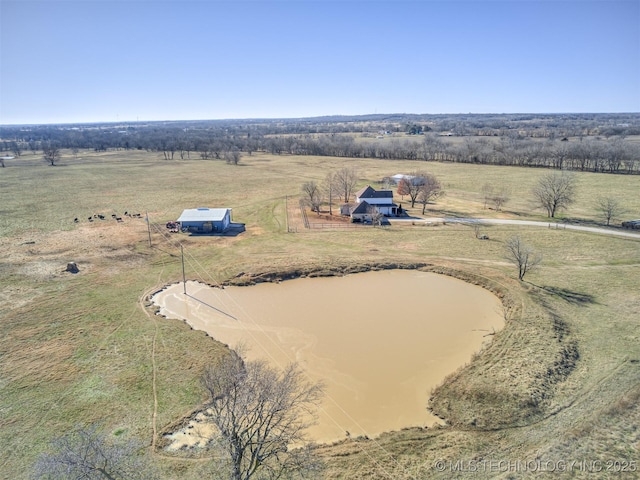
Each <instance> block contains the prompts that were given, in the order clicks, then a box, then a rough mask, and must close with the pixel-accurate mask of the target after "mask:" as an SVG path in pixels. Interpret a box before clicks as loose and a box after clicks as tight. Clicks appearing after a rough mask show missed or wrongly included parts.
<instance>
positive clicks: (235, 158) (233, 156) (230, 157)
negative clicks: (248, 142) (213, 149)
mask: <svg viewBox="0 0 640 480" xmlns="http://www.w3.org/2000/svg"><path fill="white" fill-rule="evenodd" d="M223 156H224V161H225V162H227V163H228V164H229V165H238V163H240V157H241V155H240V150H238V149H233V150H227V151H226V152H224V154H223Z"/></svg>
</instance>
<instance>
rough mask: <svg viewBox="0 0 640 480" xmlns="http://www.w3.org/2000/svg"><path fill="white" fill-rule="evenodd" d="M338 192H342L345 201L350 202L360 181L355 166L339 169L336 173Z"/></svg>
mask: <svg viewBox="0 0 640 480" xmlns="http://www.w3.org/2000/svg"><path fill="white" fill-rule="evenodd" d="M334 182H335V187H336V192H340V195H342V198H343V200H344V203H348V202H349V199H350V198H351V194H352V193H353V189H354V188H356V184H357V183H358V173H357V172H356V169H355V168H343V169H340V170H338V171H337V172H336V173H335V175H334Z"/></svg>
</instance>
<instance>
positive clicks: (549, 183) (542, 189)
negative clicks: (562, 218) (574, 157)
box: [533, 171, 576, 218]
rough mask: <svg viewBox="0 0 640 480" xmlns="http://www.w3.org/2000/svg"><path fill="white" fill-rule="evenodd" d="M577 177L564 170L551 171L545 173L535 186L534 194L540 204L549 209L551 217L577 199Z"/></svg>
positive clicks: (548, 213) (548, 212)
mask: <svg viewBox="0 0 640 480" xmlns="http://www.w3.org/2000/svg"><path fill="white" fill-rule="evenodd" d="M575 188H576V177H575V175H573V174H571V173H569V172H566V171H563V172H551V173H547V174H546V175H543V176H542V177H540V179H539V180H538V183H537V184H536V185H535V187H534V188H533V196H534V198H535V200H536V202H537V203H538V205H539V206H541V207H542V208H544V209H545V210H546V211H547V215H548V216H549V217H551V218H553V217H555V215H556V212H557V211H558V210H561V209H564V208H567V207H568V206H569V205H571V204H572V203H573V202H574V200H575Z"/></svg>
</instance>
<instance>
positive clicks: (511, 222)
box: [391, 217, 640, 240]
mask: <svg viewBox="0 0 640 480" xmlns="http://www.w3.org/2000/svg"><path fill="white" fill-rule="evenodd" d="M408 221H413V222H418V221H420V222H425V223H467V224H471V225H473V224H480V225H483V224H484V225H523V226H527V227H540V228H552V229H558V230H560V229H566V230H580V231H582V232H589V233H599V234H602V235H616V236H618V237H626V238H633V239H635V240H640V233H632V232H628V231H623V230H613V229H609V228H598V227H583V226H580V225H567V224H564V223H552V222H536V221H533V220H506V219H501V218H456V217H426V218H407V219H400V218H395V219H393V220H392V221H391V222H392V223H393V222H408Z"/></svg>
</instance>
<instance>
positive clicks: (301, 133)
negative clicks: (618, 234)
mask: <svg viewBox="0 0 640 480" xmlns="http://www.w3.org/2000/svg"><path fill="white" fill-rule="evenodd" d="M414 117H415V116H407V117H398V118H393V120H394V122H395V123H389V122H390V121H391V120H392V119H391V118H389V117H385V118H383V119H382V120H383V121H380V122H378V123H375V122H365V121H363V120H362V119H361V120H359V121H352V122H348V121H333V122H331V121H317V122H316V123H313V119H307V120H304V121H303V120H298V121H296V120H289V121H285V120H282V121H263V122H258V121H254V122H251V121H247V122H244V123H243V122H241V121H229V122H226V123H225V122H222V121H215V122H152V123H149V124H144V125H134V126H132V125H115V124H103V125H84V126H81V125H80V126H68V125H67V126H64V125H59V126H51V125H47V126H4V127H0V139H1V140H0V151H1V152H6V153H9V154H12V155H13V156H15V157H19V156H20V155H21V154H22V153H23V152H24V151H27V150H30V151H31V152H33V153H37V152H39V151H42V152H43V158H45V159H46V160H47V161H48V163H50V164H54V163H51V158H52V154H51V152H52V149H53V150H55V149H58V150H60V149H70V150H71V151H72V152H74V153H75V154H77V152H78V151H79V150H80V149H91V150H95V151H106V150H109V149H124V150H129V149H134V150H145V151H154V152H161V153H162V155H163V158H164V159H166V160H175V159H177V158H179V159H187V158H193V156H195V157H196V158H201V159H205V160H207V159H222V160H226V161H227V163H232V164H237V163H238V162H239V155H240V154H241V153H243V154H248V155H251V154H252V153H254V152H268V153H271V154H274V155H282V154H289V155H315V156H332V157H346V158H374V159H383V160H423V161H443V162H457V163H475V164H491V165H515V166H527V167H538V168H554V169H567V170H577V171H591V172H603V173H627V174H638V173H640V160H639V159H640V144H638V143H636V142H633V141H630V140H629V139H627V138H626V135H627V134H629V133H630V132H631V133H635V130H638V132H637V133H638V134H640V126H638V125H640V115H637V114H628V115H627V116H624V115H623V116H620V117H617V116H611V115H605V114H600V115H597V114H594V115H591V116H589V115H583V116H562V115H556V116H551V115H550V116H542V117H541V118H538V117H535V116H531V118H529V117H527V116H513V117H514V118H511V117H510V116H486V118H485V117H483V116H477V115H476V116H460V118H457V117H456V116H445V117H444V118H442V119H440V120H439V121H438V122H434V121H429V122H423V124H420V123H419V122H417V121H416V118H414ZM467 117H468V118H467ZM366 118H368V117H366ZM482 121H484V123H482ZM597 122H599V126H598V123H597ZM625 122H626V123H625ZM358 130H359V131H360V136H362V137H368V138H364V139H363V140H362V141H361V140H360V139H358V140H356V135H354V134H353V133H354V132H356V131H358ZM425 132H426V133H425ZM443 132H446V136H444V135H443ZM398 133H400V134H401V135H400V136H397V135H398ZM402 133H404V135H402ZM389 134H394V136H392V137H391V138H387V136H388V135H389ZM379 136H381V137H383V138H384V139H385V140H384V141H380V140H379V139H377V138H376V137H379ZM460 137H462V138H460ZM569 138H571V139H569ZM56 160H57V159H56Z"/></svg>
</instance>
